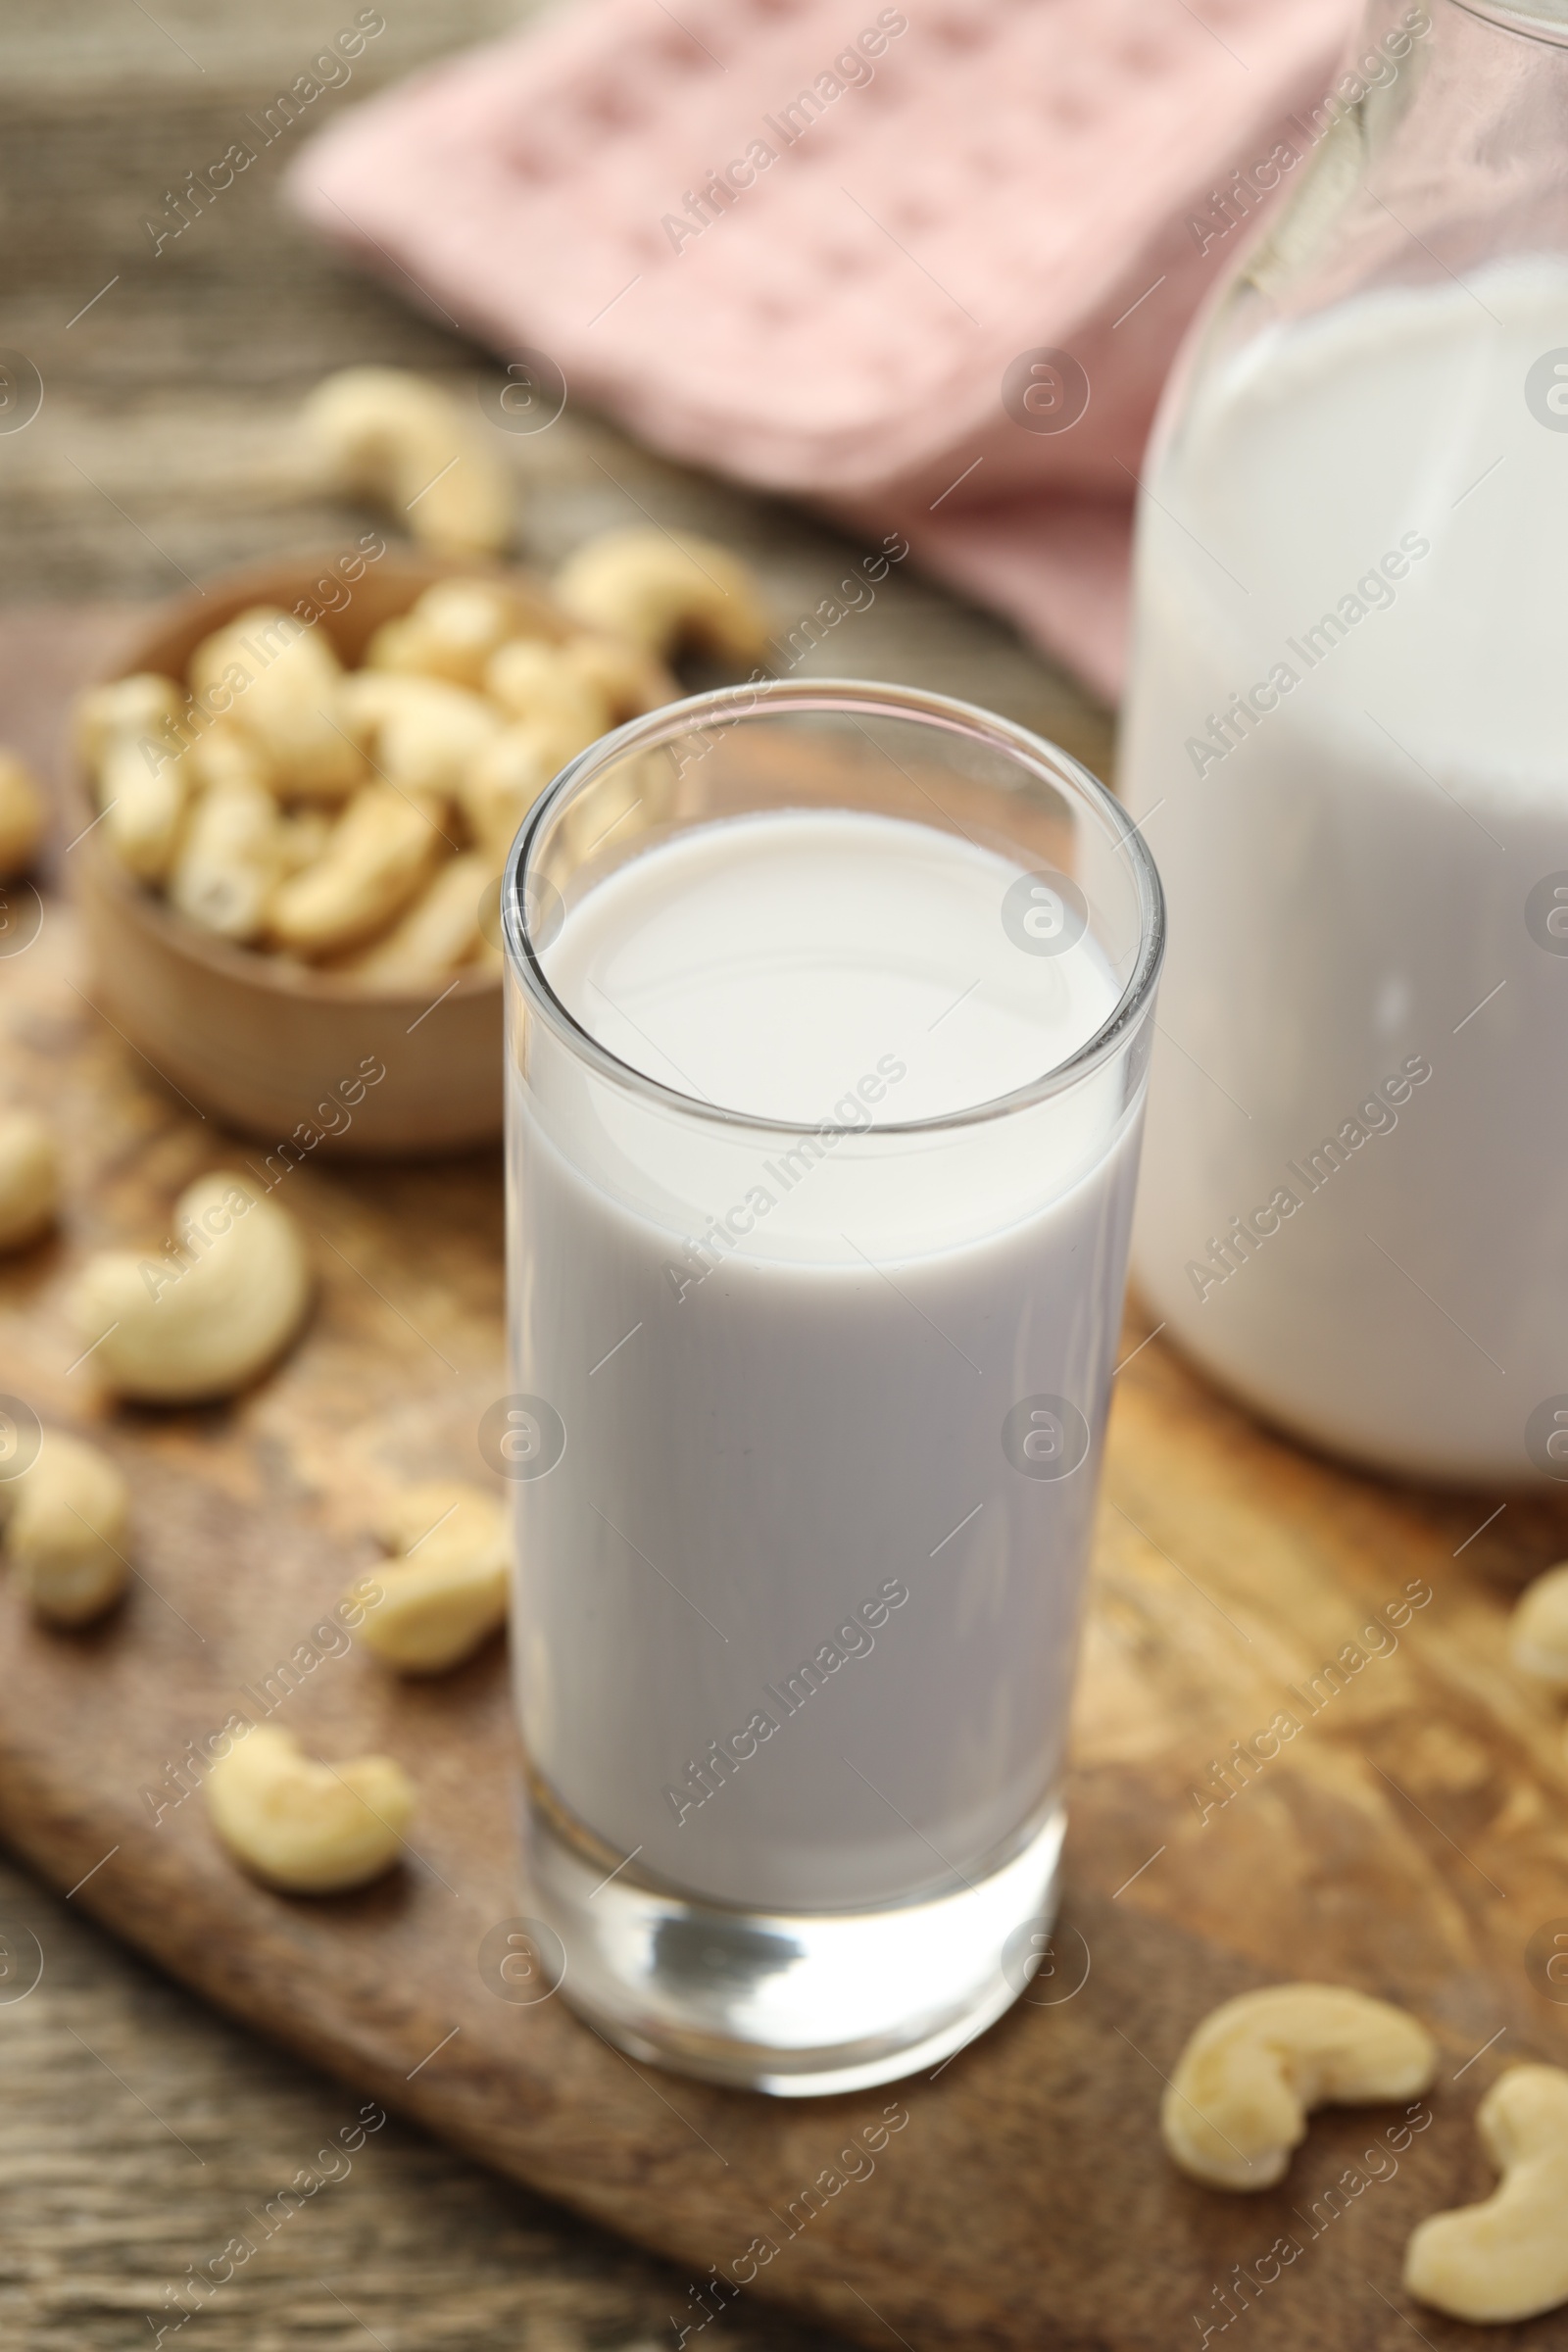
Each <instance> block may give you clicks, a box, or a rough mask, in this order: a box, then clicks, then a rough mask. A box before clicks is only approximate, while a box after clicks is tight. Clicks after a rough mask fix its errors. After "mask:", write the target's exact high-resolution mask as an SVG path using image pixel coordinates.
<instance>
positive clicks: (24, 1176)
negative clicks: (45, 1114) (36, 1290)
mask: <svg viewBox="0 0 1568 2352" xmlns="http://www.w3.org/2000/svg"><path fill="white" fill-rule="evenodd" d="M59 1204H60V1155H59V1153H58V1152H57V1151H56V1149H55V1139H54V1137H53V1135H52V1134H51V1133H50V1131H49V1129H48V1128H47V1127H46V1126H45V1125H44V1123H43V1121H42V1119H40V1118H39V1117H38V1115H37V1113H36V1111H31V1110H7V1111H0V1250H25V1249H26V1248H27V1247H28V1245H29V1244H30V1243H32V1242H35V1241H37V1239H38V1237H39V1236H40V1234H44V1233H47V1232H48V1230H49V1228H50V1226H51V1225H52V1224H53V1223H54V1221H55V1213H56V1210H57V1209H58V1207H59Z"/></svg>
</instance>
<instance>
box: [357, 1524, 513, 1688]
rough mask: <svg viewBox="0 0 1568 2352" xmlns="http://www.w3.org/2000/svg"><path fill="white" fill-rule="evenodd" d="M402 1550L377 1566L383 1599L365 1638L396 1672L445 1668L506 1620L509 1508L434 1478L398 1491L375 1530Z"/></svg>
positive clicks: (369, 1616) (372, 1612) (367, 1622)
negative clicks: (397, 1556) (399, 1556)
mask: <svg viewBox="0 0 1568 2352" xmlns="http://www.w3.org/2000/svg"><path fill="white" fill-rule="evenodd" d="M378 1532H379V1533H380V1535H381V1538H382V1541H383V1542H384V1543H386V1544H388V1546H389V1547H390V1548H391V1549H392V1550H393V1551H394V1552H402V1553H404V1554H405V1555H406V1556H405V1557H404V1558H402V1559H394V1560H393V1562H392V1563H391V1565H390V1566H387V1567H383V1568H378V1569H377V1570H376V1583H377V1584H378V1585H379V1586H380V1588H381V1598H380V1599H379V1600H378V1601H375V1602H374V1603H373V1604H372V1605H371V1607H370V1609H369V1611H368V1614H367V1616H366V1619H365V1628H364V1636H363V1639H364V1640H365V1642H367V1643H368V1646H369V1647H370V1648H371V1649H372V1650H373V1651H374V1652H375V1654H376V1656H377V1657H378V1658H381V1659H383V1660H384V1661H385V1662H386V1664H387V1665H388V1666H393V1667H396V1668H397V1670H398V1672H399V1673H401V1674H444V1673H445V1672H446V1670H447V1669H448V1667H451V1666H456V1665H457V1664H458V1663H459V1661H460V1660H461V1659H463V1658H466V1657H467V1656H468V1655H469V1653H470V1652H471V1651H472V1650H474V1649H476V1648H477V1647H478V1645H479V1643H480V1642H483V1641H485V1640H486V1639H487V1638H488V1636H490V1635H491V1634H493V1633H495V1632H496V1630H497V1629H498V1628H499V1627H500V1626H502V1625H504V1624H505V1623H506V1618H507V1585H508V1569H509V1564H510V1556H511V1555H510V1550H509V1546H508V1543H507V1522H506V1511H505V1507H504V1505H503V1504H502V1503H500V1502H499V1501H497V1500H496V1498H495V1497H494V1496H493V1495H484V1494H481V1493H480V1492H479V1490H478V1489H477V1488H474V1487H463V1486H453V1485H445V1484H433V1485H430V1486H420V1487H411V1488H410V1489H408V1490H407V1492H406V1493H405V1494H403V1495H399V1496H398V1497H397V1498H396V1500H395V1502H394V1504H393V1505H392V1507H391V1509H390V1510H389V1511H388V1513H387V1515H386V1516H385V1518H384V1519H383V1520H382V1522H381V1526H380V1529H379V1531H378Z"/></svg>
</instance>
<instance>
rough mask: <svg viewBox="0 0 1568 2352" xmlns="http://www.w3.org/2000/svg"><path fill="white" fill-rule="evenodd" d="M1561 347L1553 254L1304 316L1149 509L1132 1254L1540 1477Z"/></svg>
mask: <svg viewBox="0 0 1568 2352" xmlns="http://www.w3.org/2000/svg"><path fill="white" fill-rule="evenodd" d="M1565 345H1568V276H1565V275H1564V274H1563V273H1562V272H1561V270H1559V269H1557V268H1556V267H1555V266H1550V265H1547V264H1545V263H1542V264H1539V265H1535V266H1533V267H1532V268H1530V269H1516V270H1512V271H1506V272H1505V271H1502V270H1496V271H1494V272H1491V273H1489V274H1488V275H1486V276H1484V277H1482V278H1480V279H1478V280H1477V281H1476V283H1475V285H1474V287H1473V288H1472V287H1466V286H1462V285H1458V284H1455V283H1451V282H1450V281H1448V280H1446V279H1445V280H1443V281H1441V282H1440V284H1439V285H1437V286H1436V287H1435V288H1432V289H1429V290H1420V291H1403V292H1387V293H1384V294H1382V295H1379V296H1375V297H1372V296H1368V297H1364V298H1361V299H1359V300H1357V301H1356V302H1354V303H1351V304H1348V305H1347V306H1345V307H1344V308H1343V309H1342V310H1341V311H1339V312H1338V313H1337V314H1331V315H1329V316H1328V317H1326V318H1324V319H1320V320H1318V321H1316V322H1314V323H1311V324H1309V325H1306V326H1304V327H1299V328H1287V329H1284V330H1281V331H1278V332H1276V333H1275V334H1274V335H1272V336H1271V337H1270V338H1268V339H1266V340H1264V341H1261V342H1259V343H1258V344H1256V345H1254V346H1253V347H1252V348H1251V349H1250V351H1249V352H1248V353H1247V354H1246V355H1245V356H1244V358H1243V360H1242V361H1241V362H1240V363H1237V364H1234V365H1233V366H1232V367H1231V368H1230V369H1229V371H1228V372H1226V371H1224V370H1221V371H1219V372H1218V373H1217V374H1210V376H1209V377H1208V378H1207V380H1206V382H1204V383H1202V384H1201V388H1200V390H1199V392H1198V394H1197V396H1196V399H1197V405H1196V406H1195V407H1194V408H1193V410H1192V411H1191V413H1190V415H1189V417H1188V420H1187V423H1186V426H1185V428H1184V430H1183V432H1182V433H1181V435H1180V436H1179V438H1178V439H1177V441H1176V442H1175V443H1174V444H1173V445H1172V447H1171V448H1170V449H1169V450H1167V451H1166V453H1165V455H1164V457H1163V460H1162V462H1161V464H1160V466H1159V467H1158V469H1157V470H1156V472H1155V474H1154V476H1153V478H1152V483H1151V489H1152V498H1151V500H1150V501H1149V502H1148V503H1147V504H1146V508H1145V511H1144V514H1143V516H1142V520H1141V525H1140V528H1141V533H1142V538H1141V548H1140V563H1139V602H1138V622H1137V645H1136V662H1135V687H1134V692H1133V696H1132V701H1131V708H1130V713H1129V723H1128V739H1127V749H1126V756H1125V760H1124V774H1125V786H1124V790H1125V797H1126V798H1127V800H1128V802H1129V803H1130V805H1131V807H1132V809H1133V811H1134V813H1135V814H1136V815H1137V816H1139V817H1140V818H1143V819H1145V820H1146V822H1145V827H1144V830H1145V838H1146V839H1147V841H1148V842H1149V844H1150V847H1151V848H1152V851H1153V852H1154V856H1155V858H1156V859H1157V861H1158V864H1159V867H1160V872H1161V875H1162V877H1163V880H1164V884H1165V889H1166V895H1167V900H1168V904H1169V912H1170V939H1169V952H1168V955H1167V958H1166V965H1165V976H1164V981H1163V985H1162V988H1161V992H1160V1011H1159V1026H1160V1030H1161V1032H1162V1036H1161V1042H1160V1044H1159V1046H1158V1049H1157V1051H1156V1054H1155V1069H1154V1076H1153V1081H1152V1094H1151V1101H1150V1111H1149V1145H1148V1157H1147V1161H1146V1169H1145V1178H1144V1186H1143V1194H1142V1199H1141V1202H1140V1209H1139V1218H1138V1225H1137V1231H1136V1236H1135V1241H1134V1259H1133V1262H1134V1271H1135V1275H1136V1277H1137V1279H1138V1281H1139V1283H1140V1286H1141V1288H1142V1290H1143V1291H1144V1293H1145V1295H1146V1297H1147V1299H1148V1300H1149V1302H1150V1304H1151V1305H1152V1308H1153V1310H1154V1313H1155V1315H1156V1316H1159V1317H1164V1318H1166V1319H1167V1321H1168V1323H1169V1325H1170V1328H1171V1330H1172V1332H1173V1334H1175V1335H1176V1336H1177V1337H1178V1338H1179V1339H1180V1340H1181V1342H1182V1344H1183V1345H1184V1346H1186V1347H1187V1348H1190V1349H1191V1350H1192V1351H1193V1353H1194V1354H1196V1355H1197V1356H1199V1357H1200V1358H1201V1360H1202V1361H1203V1362H1204V1363H1205V1364H1207V1365H1208V1366H1210V1367H1211V1368H1212V1369H1213V1370H1214V1371H1215V1372H1216V1373H1218V1374H1219V1375H1220V1376H1221V1377H1222V1378H1224V1379H1225V1380H1227V1381H1229V1382H1230V1383H1232V1384H1233V1385H1234V1386H1235V1387H1236V1388H1238V1389H1239V1390H1240V1391H1241V1392H1242V1393H1243V1395H1244V1396H1246V1397H1249V1398H1250V1399H1251V1400H1252V1401H1253V1402H1255V1403H1256V1404H1258V1405H1259V1406H1261V1407H1262V1408H1263V1409H1264V1410H1265V1411H1267V1412H1269V1413H1270V1414H1273V1415H1276V1416H1278V1418H1279V1419H1280V1420H1282V1421H1283V1422H1285V1423H1286V1424H1288V1425H1290V1426H1292V1427H1294V1428H1296V1429H1298V1430H1299V1431H1301V1432H1304V1433H1305V1434H1306V1435H1307V1436H1308V1437H1309V1438H1312V1439H1315V1440H1320V1441H1322V1442H1324V1443H1326V1444H1328V1445H1330V1446H1335V1447H1340V1448H1344V1449H1345V1450H1347V1451H1348V1452H1351V1453H1354V1454H1357V1455H1361V1456H1364V1457H1367V1458H1369V1459H1371V1460H1373V1461H1376V1462H1380V1463H1384V1464H1387V1465H1390V1466H1392V1467H1394V1468H1397V1469H1400V1470H1408V1471H1413V1472H1421V1473H1430V1474H1436V1475H1439V1476H1447V1477H1488V1478H1491V1477H1508V1476H1517V1475H1520V1474H1522V1473H1526V1472H1527V1467H1528V1465H1527V1454H1526V1450H1525V1426H1526V1422H1527V1418H1528V1417H1529V1416H1530V1414H1531V1413H1532V1411H1533V1410H1534V1409H1535V1408H1537V1407H1538V1406H1539V1405H1541V1403H1542V1401H1543V1400H1552V1399H1554V1398H1555V1397H1557V1396H1558V1395H1559V1393H1561V1392H1564V1391H1568V1214H1565V1213H1564V1195H1563V1184H1564V1170H1565V1167H1568V1090H1565V1088H1564V1085H1563V1057H1564V1039H1565V1036H1568V956H1563V955H1562V954H1560V953H1557V952H1555V951H1554V950H1553V949H1551V948H1549V947H1547V946H1544V945H1542V944H1538V938H1537V937H1536V936H1533V935H1532V931H1531V929H1530V928H1528V927H1527V920H1526V913H1527V902H1529V900H1530V894H1531V892H1532V890H1533V889H1534V888H1535V887H1536V886H1537V885H1538V884H1540V883H1541V882H1542V881H1543V878H1544V877H1550V876H1552V875H1554V874H1559V873H1561V874H1562V879H1563V880H1564V881H1565V882H1568V873H1564V872H1563V871H1562V869H1568V729H1565V699H1564V691H1563V676H1564V660H1565V658H1564V627H1565V620H1568V527H1565V526H1568V432H1559V431H1557V430H1554V429H1551V428H1550V427H1548V425H1546V424H1544V423H1543V422H1542V421H1540V420H1538V417H1537V415H1536V414H1534V413H1532V410H1531V408H1530V407H1529V406H1528V405H1527V400H1526V378H1527V374H1528V373H1529V371H1530V370H1531V368H1533V367H1535V366H1536V364H1537V363H1538V362H1540V361H1541V360H1542V358H1543V355H1544V354H1550V353H1551V352H1552V350H1553V349H1554V347H1562V346H1565ZM1565 356H1568V355H1565ZM1325 615H1333V616H1334V619H1335V620H1336V621H1337V622H1338V623H1339V624H1340V628H1341V630H1343V634H1337V632H1336V629H1335V628H1334V626H1332V625H1330V626H1327V627H1325V626H1324V616H1325ZM1314 629H1315V630H1316V631H1317V634H1316V636H1315V638H1314V637H1313V636H1311V635H1309V632H1311V631H1313V630H1314ZM1259 687H1260V688H1261V691H1260V692H1259V691H1254V689H1257V688H1259ZM1239 694H1240V695H1243V696H1247V697H1250V710H1249V711H1242V710H1239V709H1238V708H1237V707H1236V698H1237V696H1238V695H1239ZM1227 711H1229V713H1230V715H1229V718H1228V720H1227V715H1226V714H1227ZM1216 721H1218V722H1219V723H1218V725H1216V724H1215V722H1216ZM1222 730H1223V732H1222ZM1205 745H1206V746H1207V748H1206V749H1205ZM1221 753H1222V754H1223V757H1220V756H1219V755H1220V754H1221ZM1200 770H1201V773H1200V772H1199V771H1200ZM1544 896H1545V899H1546V901H1547V902H1548V905H1547V906H1546V907H1542V908H1540V909H1539V910H1538V912H1537V913H1536V915H1535V917H1534V922H1535V928H1536V931H1537V932H1538V933H1540V934H1541V936H1542V937H1544V938H1545V939H1547V940H1549V939H1551V938H1552V937H1553V933H1550V932H1544V931H1543V929H1542V926H1543V924H1544V919H1545V914H1546V912H1548V911H1549V902H1550V885H1549V883H1548V884H1547V886H1546V890H1545V894H1544ZM1562 927H1563V918H1562V917H1560V916H1559V917H1558V918H1557V926H1556V928H1557V929H1561V928H1562ZM1563 945H1564V946H1568V938H1565V939H1564V941H1563ZM1478 1007H1479V1008H1480V1009H1477V1008H1478ZM1326 1144H1332V1145H1333V1146H1334V1147H1335V1149H1334V1150H1333V1151H1326V1150H1325V1149H1324V1147H1325V1145H1326ZM1314 1153H1316V1154H1317V1159H1316V1164H1315V1165H1314V1163H1313V1160H1312V1157H1311V1155H1312V1154H1314ZM1258 1211H1261V1215H1258V1214H1256V1213H1254V1212H1258ZM1563 1402H1564V1403H1568V1397H1564V1398H1563ZM1546 1419H1547V1420H1548V1421H1549V1419H1550V1414H1549V1412H1548V1413H1547V1415H1546ZM1539 1445H1540V1440H1539V1437H1538V1439H1537V1451H1536V1455H1535V1459H1536V1462H1537V1466H1538V1468H1540V1467H1544V1466H1545V1465H1544V1463H1543V1462H1542V1461H1541V1457H1540V1452H1539Z"/></svg>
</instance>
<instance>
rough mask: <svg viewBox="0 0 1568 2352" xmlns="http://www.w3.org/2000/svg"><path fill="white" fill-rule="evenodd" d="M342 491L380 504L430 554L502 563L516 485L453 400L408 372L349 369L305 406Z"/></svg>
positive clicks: (309, 423)
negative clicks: (437, 552)
mask: <svg viewBox="0 0 1568 2352" xmlns="http://www.w3.org/2000/svg"><path fill="white" fill-rule="evenodd" d="M303 417H304V424H305V429H306V432H307V434H308V436H309V438H310V440H311V441H312V442H313V443H314V445H315V447H316V450H317V452H318V454H319V457H320V458H321V460H322V461H323V463H324V465H325V466H326V468H327V471H328V474H329V476H330V478H331V480H332V482H333V484H334V486H335V487H337V488H339V489H342V490H346V491H350V492H357V493H360V494H362V495H364V496H366V497H369V498H374V499H378V500H379V501H381V502H382V503H383V504H384V505H385V506H386V508H387V509H388V511H389V512H390V513H391V514H392V515H394V516H395V518H396V519H397V521H398V522H400V523H402V524H403V525H404V526H405V527H406V528H407V529H409V530H411V531H412V532H413V533H414V536H415V538H416V539H417V540H420V541H421V542H422V543H423V544H424V545H425V546H427V547H436V548H441V549H444V550H446V551H448V552H450V553H451V554H454V555H476V556H479V555H496V554H499V553H500V551H501V550H502V549H503V548H504V547H506V545H507V544H508V542H509V541H510V539H511V537H512V525H513V494H512V483H511V480H510V478H509V476H508V474H507V472H506V470H505V468H504V467H503V466H502V464H501V461H500V459H499V458H498V457H497V455H496V453H495V452H494V451H493V450H492V449H491V448H489V447H488V445H487V444H486V442H485V441H484V440H483V438H482V437H481V435H480V433H479V429H478V424H477V420H476V419H475V420H470V418H469V417H468V416H467V415H466V413H465V411H464V410H462V409H460V408H459V406H458V404H457V402H456V401H455V400H454V399H453V398H452V396H451V394H450V393H447V392H443V391H442V390H441V389H440V388H439V387H438V386H437V385H435V384H431V383H426V382H425V381H424V379H423V378H422V377H420V376H417V375H410V374H408V373H406V372H405V370H404V369H403V368H343V369H342V370H341V371H340V372H339V373H338V374H336V375H329V376H328V377H327V378H326V380H325V382H324V383H320V384H318V385H317V387H316V390H315V391H314V392H313V393H312V394H311V396H310V398H309V399H308V400H307V401H306V403H305V408H304V411H303Z"/></svg>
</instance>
